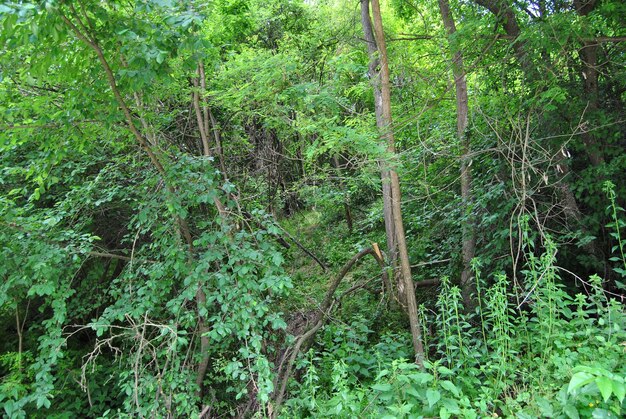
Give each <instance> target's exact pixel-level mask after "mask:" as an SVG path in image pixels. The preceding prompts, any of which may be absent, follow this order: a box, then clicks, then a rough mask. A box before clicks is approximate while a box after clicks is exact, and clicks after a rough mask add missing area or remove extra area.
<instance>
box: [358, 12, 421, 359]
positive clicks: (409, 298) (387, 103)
mask: <svg viewBox="0 0 626 419" xmlns="http://www.w3.org/2000/svg"><path fill="white" fill-rule="evenodd" d="M364 3H365V4H364ZM371 4H372V16H373V28H374V34H375V39H376V45H377V49H378V56H379V57H380V61H379V67H380V71H379V74H378V77H379V83H380V84H379V86H380V96H379V97H376V103H375V106H376V108H377V122H378V129H379V131H380V132H381V134H382V136H383V138H384V139H385V141H386V144H387V152H388V153H389V156H394V157H395V145H394V136H393V129H392V119H391V88H390V81H389V63H388V59H387V48H386V45H385V36H384V31H383V23H382V18H381V14H380V4H379V2H378V0H372V2H371ZM368 9H369V7H368V4H367V2H364V1H362V2H361V16H362V20H363V23H364V25H363V28H364V33H365V36H366V37H367V36H368V35H371V33H370V34H368V33H367V32H368V29H367V28H366V26H367V25H368V22H370V17H369V10H368ZM369 29H370V30H371V26H370V28H369ZM368 44H369V42H368ZM375 85H376V84H375ZM385 163H386V165H387V164H388V162H385ZM387 167H388V166H387ZM386 170H388V171H389V178H390V181H391V191H390V192H391V197H390V198H391V205H390V206H391V214H392V217H393V229H394V232H395V242H396V243H395V244H396V248H395V249H394V250H395V251H397V254H398V259H399V264H400V270H399V272H400V275H399V281H398V285H399V286H398V289H399V291H400V292H402V293H403V297H404V300H405V303H406V311H407V314H408V316H409V324H410V327H411V337H412V343H413V350H414V353H415V362H416V363H417V364H418V365H420V366H422V365H423V361H424V347H423V345H422V333H421V330H420V329H421V327H420V322H419V318H418V314H417V301H416V299H415V288H414V286H413V280H412V278H411V264H410V262H409V253H408V249H407V246H406V239H405V234H404V224H403V221H402V210H401V206H400V204H401V195H400V180H399V178H398V174H397V172H396V171H395V170H394V169H393V168H388V169H386ZM400 285H402V286H400Z"/></svg>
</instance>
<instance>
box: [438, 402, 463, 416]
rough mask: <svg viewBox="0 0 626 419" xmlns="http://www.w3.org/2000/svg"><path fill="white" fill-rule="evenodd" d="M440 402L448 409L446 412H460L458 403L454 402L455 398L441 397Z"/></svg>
mask: <svg viewBox="0 0 626 419" xmlns="http://www.w3.org/2000/svg"><path fill="white" fill-rule="evenodd" d="M441 403H443V406H444V407H445V408H446V409H447V410H448V412H450V413H453V414H455V415H458V414H459V413H461V409H460V408H459V404H458V403H457V402H456V400H452V399H442V400H441Z"/></svg>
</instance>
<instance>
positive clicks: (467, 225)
mask: <svg viewBox="0 0 626 419" xmlns="http://www.w3.org/2000/svg"><path fill="white" fill-rule="evenodd" d="M439 11H440V12H441V18H442V20H443V24H444V26H445V28H446V32H447V33H448V36H449V40H450V39H451V38H452V35H454V33H455V32H456V25H455V24H454V18H453V16H452V12H451V11H450V4H449V2H448V0H439ZM448 43H449V45H450V50H451V53H452V58H451V64H452V75H453V77H454V86H455V89H456V134H457V137H458V138H459V140H460V141H461V146H462V151H461V201H462V209H463V214H464V215H465V217H466V218H465V220H464V221H463V225H462V237H463V239H462V240H463V244H462V257H463V271H462V272H461V289H462V292H463V302H464V303H465V308H466V309H467V310H469V309H471V308H472V307H473V301H472V294H474V293H475V292H476V284H475V282H474V279H473V278H472V269H471V266H470V264H471V261H472V259H473V258H474V254H475V253H476V231H475V228H474V219H473V217H472V216H471V204H472V189H471V185H472V173H471V169H470V166H469V161H470V158H469V154H470V146H471V144H470V141H469V138H468V137H467V135H465V130H466V128H467V122H468V114H469V106H468V98H467V83H466V80H465V68H464V66H463V55H462V54H461V51H460V50H459V48H457V47H455V46H454V45H453V44H452V43H451V42H450V41H449V42H448Z"/></svg>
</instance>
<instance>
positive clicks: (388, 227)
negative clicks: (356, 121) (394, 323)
mask: <svg viewBox="0 0 626 419" xmlns="http://www.w3.org/2000/svg"><path fill="white" fill-rule="evenodd" d="M361 24H362V25H363V33H364V35H365V41H366V42H367V52H368V54H369V58H370V62H369V68H368V76H369V78H370V80H371V81H372V88H373V90H374V102H375V103H376V106H375V113H376V125H377V126H382V125H384V123H383V119H382V107H381V106H379V104H382V102H383V99H382V92H381V89H380V79H379V70H378V66H379V65H380V60H379V57H378V47H377V46H376V39H375V38H374V31H373V29H372V20H371V18H370V11H369V1H366V0H361ZM393 152H395V150H394V151H393ZM378 166H379V168H380V179H381V181H382V184H383V218H384V221H385V235H386V237H387V258H388V259H389V264H390V265H391V266H392V267H394V268H395V267H396V266H397V261H398V256H397V250H396V249H397V246H396V232H395V227H394V222H393V210H392V207H391V176H390V174H389V168H388V167H387V164H386V162H385V161H384V160H383V159H380V160H379V161H378Z"/></svg>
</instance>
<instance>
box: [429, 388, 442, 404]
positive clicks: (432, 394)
mask: <svg viewBox="0 0 626 419" xmlns="http://www.w3.org/2000/svg"><path fill="white" fill-rule="evenodd" d="M426 399H427V400H428V407H433V406H434V405H435V403H437V402H438V401H439V400H440V399H441V393H439V392H438V391H437V390H433V389H431V388H429V389H428V390H426Z"/></svg>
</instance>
